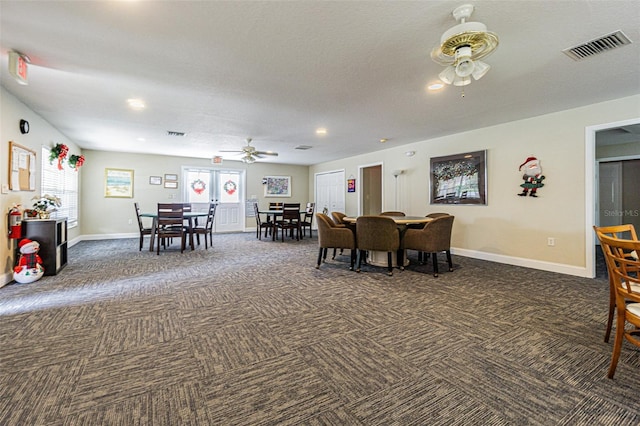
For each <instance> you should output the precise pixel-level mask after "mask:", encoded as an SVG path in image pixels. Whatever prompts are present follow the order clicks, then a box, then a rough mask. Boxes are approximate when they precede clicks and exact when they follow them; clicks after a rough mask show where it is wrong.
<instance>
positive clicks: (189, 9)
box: [0, 0, 640, 165]
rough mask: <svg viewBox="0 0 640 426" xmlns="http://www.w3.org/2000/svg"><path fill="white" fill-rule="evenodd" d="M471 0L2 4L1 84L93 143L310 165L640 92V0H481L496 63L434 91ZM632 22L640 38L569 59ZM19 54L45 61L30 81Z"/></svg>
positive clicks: (87, 144)
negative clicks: (437, 56) (16, 64)
mask: <svg viewBox="0 0 640 426" xmlns="http://www.w3.org/2000/svg"><path fill="white" fill-rule="evenodd" d="M462 3H463V2H452V1H402V2H400V1H375V2H369V1H332V2H324V1H323V2H320V1H287V2H285V1H282V2H275V1H265V2H237V1H233V2H224V1H215V2H213V1H197V2H188V1H187V2H185V1H165V2H151V1H109V2H102V1H90V2H89V1H87V2H76V1H68V2H62V1H4V0H3V1H0V24H1V25H0V28H1V29H0V53H1V54H2V73H1V83H2V85H3V86H4V87H5V88H6V89H7V90H8V91H9V92H11V93H12V94H13V95H15V96H16V97H17V98H18V99H20V100H21V101H22V102H24V103H25V104H26V105H27V106H29V107H30V108H31V109H33V110H34V111H35V112H37V113H38V114H40V115H41V116H42V117H44V118H45V119H46V120H47V121H49V122H50V123H51V124H52V125H54V126H55V127H56V128H58V129H59V130H60V131H61V132H62V133H63V134H65V135H66V136H67V137H68V138H69V139H71V140H72V141H74V142H75V143H77V144H78V145H79V146H81V147H83V148H88V149H100V150H116V151H125V152H148V153H162V154H168V155H179V156H193V157H203V158H210V157H212V156H214V155H216V154H218V153H219V152H220V150H230V149H231V150H233V149H240V148H241V147H242V146H243V145H244V144H245V139H246V138H247V137H252V138H253V145H254V146H255V147H256V148H257V149H258V150H273V151H277V152H279V154H280V155H279V156H278V157H269V158H267V159H265V160H264V161H267V162H276V163H287V164H304V165H310V164H316V163H319V162H323V161H328V160H332V159H336V158H342V157H346V156H351V155H356V154H361V153H364V152H371V151H375V150H380V149H385V148H387V147H390V146H398V145H403V144H408V143H412V142H417V141H422V140H427V139H431V138H436V137H440V136H445V135H448V134H453V133H459V132H463V131H467V130H472V129H476V128H480V127H486V126H491V125H495V124H499V123H504V122H508V121H512V120H517V119H521V118H526V117H531V116H537V115H541V114H547V113H550V112H554V111H560V110H564V109H568V108H574V107H578V106H581V105H587V104H591V103H596V102H602V101H606V100H610V99H615V98H620V97H624V96H630V95H634V94H638V93H640V25H638V22H640V2H638V1H636V0H633V1H511V0H510V1H473V2H469V3H471V4H474V5H475V6H476V10H475V12H474V14H473V15H472V17H471V19H470V20H471V21H480V22H483V23H484V24H486V25H487V27H488V29H489V30H490V31H493V32H495V33H497V34H498V36H499V38H500V45H499V47H498V49H497V50H496V51H495V52H494V53H493V54H492V55H490V56H488V57H487V58H486V59H485V62H487V63H488V64H490V65H491V66H492V69H491V70H490V71H489V73H488V74H487V75H486V76H485V77H484V78H482V79H481V80H479V81H474V82H473V83H472V84H471V85H469V86H467V87H466V88H465V97H464V98H462V97H461V89H460V88H458V87H452V86H448V87H445V88H444V89H443V90H441V91H439V92H436V93H430V92H427V91H426V90H425V88H426V86H427V84H429V83H432V82H434V81H435V80H437V76H438V73H439V72H440V71H441V70H442V67H441V66H439V65H438V64H436V63H434V62H433V61H432V60H431V59H430V57H429V53H430V51H431V49H432V48H433V47H434V46H436V45H437V43H438V42H439V40H440V36H441V34H442V33H443V32H444V31H445V30H447V29H448V28H450V27H452V26H453V25H455V24H456V22H455V20H454V19H453V17H452V16H451V12H452V10H453V9H454V8H455V7H456V6H458V5H460V4H462ZM617 30H622V31H623V32H624V33H625V34H626V35H627V36H628V37H629V38H630V39H631V40H632V41H633V43H632V44H630V45H627V46H623V47H621V48H619V49H616V50H612V51H609V52H605V53H603V54H600V55H597V56H594V57H591V58H588V59H585V60H582V61H580V62H576V61H574V60H572V59H570V58H569V57H568V56H566V55H565V54H564V53H562V50H563V49H566V48H569V47H572V46H575V45H577V44H581V43H584V42H587V41H590V40H592V39H594V38H597V37H600V36H602V35H605V34H609V33H612V32H614V31H617ZM10 49H15V50H17V51H20V52H22V53H24V54H26V55H28V56H29V57H30V58H31V65H30V67H29V85H28V86H20V85H18V84H17V83H16V82H15V81H14V80H13V79H12V78H11V76H9V75H8V73H7V72H6V70H7V52H8V50H10ZM128 98H141V99H143V100H144V101H145V102H146V105H147V108H146V109H145V110H143V111H132V110H130V109H129V108H128V107H127V105H126V100H127V99H128ZM639 111H640V106H639ZM16 125H17V123H16ZM318 127H324V128H326V129H327V135H325V136H317V135H316V134H315V129H316V128H318ZM167 131H178V132H185V133H186V135H185V136H184V137H178V138H176V137H170V136H167V135H166V132H167ZM139 138H144V139H145V141H144V142H142V141H140V140H139ZM381 138H386V139H388V142H387V143H386V144H381V143H380V142H379V140H380V139H381ZM298 145H308V146H311V149H309V150H306V151H301V150H296V149H295V147H296V146H298ZM224 158H225V159H238V158H239V155H235V154H229V153H225V154H224Z"/></svg>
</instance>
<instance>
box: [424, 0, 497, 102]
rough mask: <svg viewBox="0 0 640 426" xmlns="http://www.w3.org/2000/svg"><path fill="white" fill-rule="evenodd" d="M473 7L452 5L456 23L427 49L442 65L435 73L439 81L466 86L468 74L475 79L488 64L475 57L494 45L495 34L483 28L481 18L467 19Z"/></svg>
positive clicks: (469, 81) (486, 52)
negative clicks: (443, 67)
mask: <svg viewBox="0 0 640 426" xmlns="http://www.w3.org/2000/svg"><path fill="white" fill-rule="evenodd" d="M473 10H474V8H473V5H470V4H465V5H462V6H459V7H457V8H455V10H454V11H453V17H454V18H455V19H456V21H458V22H459V24H458V25H455V26H453V27H451V28H449V29H448V30H447V31H445V32H444V34H442V37H440V46H437V47H435V48H434V49H433V50H432V51H431V59H433V60H434V61H435V62H437V63H438V64H440V65H444V66H446V68H445V69H444V71H442V72H441V73H440V74H439V75H438V77H440V80H442V82H443V83H446V84H453V85H454V86H466V85H467V84H470V83H471V77H473V78H474V79H475V80H479V79H481V78H482V77H483V76H484V75H485V74H486V73H487V72H488V71H489V69H490V68H491V67H490V66H489V65H488V64H486V63H484V62H482V61H480V60H479V59H481V58H484V57H485V56H488V55H490V54H491V53H493V51H494V50H495V49H496V48H497V47H498V36H497V35H496V34H495V33H492V32H490V31H487V26H486V25H484V24H483V23H481V22H467V19H469V18H470V17H471V14H472V13H473ZM463 96H464V95H463Z"/></svg>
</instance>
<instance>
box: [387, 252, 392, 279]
mask: <svg viewBox="0 0 640 426" xmlns="http://www.w3.org/2000/svg"><path fill="white" fill-rule="evenodd" d="M387 269H388V270H389V272H388V273H387V274H388V275H389V276H392V275H393V252H391V251H388V252H387Z"/></svg>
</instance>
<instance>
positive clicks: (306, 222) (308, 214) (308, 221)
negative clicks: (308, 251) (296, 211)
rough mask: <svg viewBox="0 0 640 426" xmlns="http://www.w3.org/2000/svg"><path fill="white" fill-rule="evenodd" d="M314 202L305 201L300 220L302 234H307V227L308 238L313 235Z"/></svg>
mask: <svg viewBox="0 0 640 426" xmlns="http://www.w3.org/2000/svg"><path fill="white" fill-rule="evenodd" d="M315 207H316V203H307V206H306V207H305V209H304V216H303V217H302V219H301V220H300V227H301V228H302V235H304V236H305V237H306V236H307V228H309V238H312V237H313V228H312V227H311V225H312V224H313V211H314V210H315Z"/></svg>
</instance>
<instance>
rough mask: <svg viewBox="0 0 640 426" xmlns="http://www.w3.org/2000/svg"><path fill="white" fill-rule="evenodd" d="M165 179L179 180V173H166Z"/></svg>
mask: <svg viewBox="0 0 640 426" xmlns="http://www.w3.org/2000/svg"><path fill="white" fill-rule="evenodd" d="M164 180H165V181H173V182H175V181H177V180H178V175H169V174H165V175H164Z"/></svg>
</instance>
